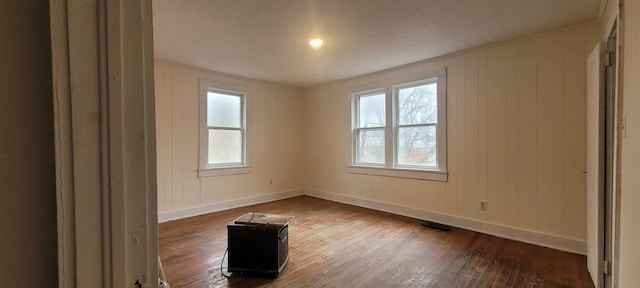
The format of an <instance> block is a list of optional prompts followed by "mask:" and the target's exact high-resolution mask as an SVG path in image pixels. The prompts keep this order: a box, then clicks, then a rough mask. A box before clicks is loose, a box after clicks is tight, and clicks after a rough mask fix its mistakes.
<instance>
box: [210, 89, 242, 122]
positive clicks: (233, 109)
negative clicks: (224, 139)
mask: <svg viewBox="0 0 640 288" xmlns="http://www.w3.org/2000/svg"><path fill="white" fill-rule="evenodd" d="M240 100H241V97H240V96H235V95H227V94H220V93H214V92H207V126H216V127H233V128H240V123H242V121H241V119H242V118H241V117H242V113H241V107H242V105H241V102H240Z"/></svg>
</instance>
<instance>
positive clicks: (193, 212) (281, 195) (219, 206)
mask: <svg viewBox="0 0 640 288" xmlns="http://www.w3.org/2000/svg"><path fill="white" fill-rule="evenodd" d="M303 192H304V190H291V191H285V192H278V193H272V194H264V195H258V196H252V197H247V198H241V199H234V200H230V201H225V202H218V203H212V204H208V205H203V206H197V207H191V208H187V209H181V210H174V211H168V212H162V213H158V223H164V222H168V221H172V220H178V219H182V218H187V217H192V216H198V215H203V214H207V213H212V212H217V211H222V210H228V209H233V208H238V207H244V206H249V205H255V204H260V203H266V202H271V201H276V200H282V199H286V198H291V197H296V196H301V195H304V193H303Z"/></svg>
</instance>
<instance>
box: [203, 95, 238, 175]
mask: <svg viewBox="0 0 640 288" xmlns="http://www.w3.org/2000/svg"><path fill="white" fill-rule="evenodd" d="M245 98H246V95H245V94H244V93H241V92H235V91H227V90H221V89H217V88H212V87H207V88H206V111H205V113H206V136H205V137H206V143H205V149H204V153H205V154H206V155H205V157H204V159H205V161H206V163H205V165H204V167H203V168H205V169H206V168H225V167H239V166H244V165H245V163H246V160H245V155H246V153H245V150H246V149H245V146H246V145H245V138H246V127H245V111H244V110H245Z"/></svg>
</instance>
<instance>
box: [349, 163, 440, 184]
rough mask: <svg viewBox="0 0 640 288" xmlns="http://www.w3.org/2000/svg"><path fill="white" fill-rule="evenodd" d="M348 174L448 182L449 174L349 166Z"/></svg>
mask: <svg viewBox="0 0 640 288" xmlns="http://www.w3.org/2000/svg"><path fill="white" fill-rule="evenodd" d="M347 172H348V173H354V174H366V175H376V176H385V177H396V178H408V179H419V180H432V181H441V182H447V181H448V178H449V176H448V174H447V172H440V171H429V170H416V169H403V168H384V167H366V166H353V165H350V166H347Z"/></svg>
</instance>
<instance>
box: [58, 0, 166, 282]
mask: <svg viewBox="0 0 640 288" xmlns="http://www.w3.org/2000/svg"><path fill="white" fill-rule="evenodd" d="M49 4H50V24H51V26H50V27H51V49H52V70H53V71H52V74H53V86H54V87H53V90H54V95H53V97H54V140H55V155H56V156H55V157H56V198H57V216H58V217H57V218H58V219H57V226H58V276H59V277H58V279H59V280H58V281H59V282H58V287H158V281H157V279H158V262H157V261H158V238H157V199H156V197H157V192H156V185H157V182H156V162H155V161H156V151H155V103H154V90H153V89H154V88H153V87H154V84H153V40H152V36H153V26H152V13H151V0H141V1H127V0H116V1H105V0H86V1H69V0H50V1H49Z"/></svg>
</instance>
